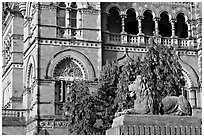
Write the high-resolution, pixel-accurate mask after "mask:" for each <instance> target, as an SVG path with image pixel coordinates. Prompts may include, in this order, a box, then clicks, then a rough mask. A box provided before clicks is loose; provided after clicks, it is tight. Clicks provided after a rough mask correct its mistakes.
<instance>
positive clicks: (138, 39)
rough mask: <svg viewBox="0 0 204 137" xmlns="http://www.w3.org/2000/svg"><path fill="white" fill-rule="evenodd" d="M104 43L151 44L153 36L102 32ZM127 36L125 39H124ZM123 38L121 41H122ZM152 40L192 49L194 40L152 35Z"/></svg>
mask: <svg viewBox="0 0 204 137" xmlns="http://www.w3.org/2000/svg"><path fill="white" fill-rule="evenodd" d="M103 35H104V43H105V44H117V45H119V44H120V45H122V44H129V45H136V46H148V45H150V44H151V42H152V39H153V36H145V35H131V34H119V33H109V32H104V33H103ZM124 37H127V38H126V39H127V41H124V40H125V38H124ZM122 38H123V41H122ZM154 42H155V43H157V44H162V45H166V46H167V45H176V46H177V47H178V48H185V49H194V48H196V47H195V46H194V40H189V39H186V38H170V37H154Z"/></svg>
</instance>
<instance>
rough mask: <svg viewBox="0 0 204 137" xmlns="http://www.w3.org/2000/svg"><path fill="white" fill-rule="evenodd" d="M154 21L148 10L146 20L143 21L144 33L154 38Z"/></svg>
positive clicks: (145, 13) (145, 14)
mask: <svg viewBox="0 0 204 137" xmlns="http://www.w3.org/2000/svg"><path fill="white" fill-rule="evenodd" d="M154 26H155V24H154V21H153V15H152V13H151V11H149V10H147V11H145V12H144V19H143V20H142V32H143V33H144V34H145V35H150V36H153V31H154Z"/></svg>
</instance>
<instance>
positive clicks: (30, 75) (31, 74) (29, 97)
mask: <svg viewBox="0 0 204 137" xmlns="http://www.w3.org/2000/svg"><path fill="white" fill-rule="evenodd" d="M33 82H34V68H33V65H32V64H30V65H29V68H28V73H27V90H28V91H27V106H28V107H30V106H31V102H32V101H33V96H34V95H33V87H32V85H33Z"/></svg>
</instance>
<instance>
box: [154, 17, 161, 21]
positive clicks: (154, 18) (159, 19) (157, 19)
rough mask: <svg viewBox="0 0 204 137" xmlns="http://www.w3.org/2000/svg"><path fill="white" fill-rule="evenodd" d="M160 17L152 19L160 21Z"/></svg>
mask: <svg viewBox="0 0 204 137" xmlns="http://www.w3.org/2000/svg"><path fill="white" fill-rule="evenodd" d="M160 19H161V18H160V17H154V19H153V20H154V21H160Z"/></svg>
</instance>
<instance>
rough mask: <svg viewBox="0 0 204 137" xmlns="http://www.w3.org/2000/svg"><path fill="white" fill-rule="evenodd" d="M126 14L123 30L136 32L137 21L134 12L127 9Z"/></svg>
mask: <svg viewBox="0 0 204 137" xmlns="http://www.w3.org/2000/svg"><path fill="white" fill-rule="evenodd" d="M126 14H127V18H126V19H125V32H127V33H128V34H137V33H138V21H137V20H136V13H135V12H134V11H133V10H131V9H129V10H128V11H127V13H126Z"/></svg>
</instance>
